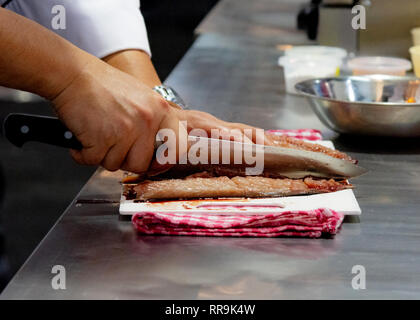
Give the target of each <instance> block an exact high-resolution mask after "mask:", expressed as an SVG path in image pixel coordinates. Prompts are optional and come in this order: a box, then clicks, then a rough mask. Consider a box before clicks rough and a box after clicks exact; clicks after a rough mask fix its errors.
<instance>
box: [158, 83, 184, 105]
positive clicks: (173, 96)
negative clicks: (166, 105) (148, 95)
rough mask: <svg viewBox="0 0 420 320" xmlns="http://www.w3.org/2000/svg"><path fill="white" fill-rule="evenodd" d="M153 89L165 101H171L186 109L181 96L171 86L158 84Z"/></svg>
mask: <svg viewBox="0 0 420 320" xmlns="http://www.w3.org/2000/svg"><path fill="white" fill-rule="evenodd" d="M153 90H154V91H156V92H157V93H159V94H160V95H161V96H162V97H163V98H164V99H165V100H166V101H169V102H173V103H175V104H177V105H178V106H180V107H181V109H188V108H187V105H186V104H185V102H184V100H182V98H181V96H180V95H179V94H178V93H177V92H176V91H175V90H174V89H173V88H171V87H169V86H165V85H160V86H156V87H154V88H153Z"/></svg>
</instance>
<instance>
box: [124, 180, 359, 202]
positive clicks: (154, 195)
mask: <svg viewBox="0 0 420 320" xmlns="http://www.w3.org/2000/svg"><path fill="white" fill-rule="evenodd" d="M125 187H126V190H125V195H126V197H127V198H128V199H136V200H140V201H147V200H157V199H194V198H237V197H241V198H242V197H245V198H257V197H282V196H292V195H303V194H314V193H325V192H333V191H338V190H343V189H348V188H351V185H350V184H348V183H347V182H346V181H335V180H333V179H331V180H326V179H322V180H315V179H312V178H305V179H273V178H266V177H255V176H247V177H240V176H236V177H233V178H229V177H226V176H223V177H208V176H207V174H206V173H202V174H197V175H193V176H189V177H186V178H184V179H166V180H157V181H152V180H146V181H143V182H141V183H139V184H137V185H126V186H125Z"/></svg>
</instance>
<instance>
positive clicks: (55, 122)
mask: <svg viewBox="0 0 420 320" xmlns="http://www.w3.org/2000/svg"><path fill="white" fill-rule="evenodd" d="M3 131H4V135H5V136H6V138H7V139H8V140H9V141H10V142H11V143H13V144H14V145H16V146H18V147H21V146H23V144H25V142H28V141H38V142H42V143H48V144H52V145H56V146H59V147H64V148H70V149H76V150H81V149H82V148H83V147H82V144H81V143H80V142H79V140H77V138H76V137H75V136H74V135H73V134H72V133H71V132H70V130H69V129H67V128H66V126H65V125H64V124H63V123H62V122H61V121H60V120H59V119H58V118H54V117H46V116H39V115H31V114H23V113H12V114H9V115H8V116H7V118H6V120H4V123H3Z"/></svg>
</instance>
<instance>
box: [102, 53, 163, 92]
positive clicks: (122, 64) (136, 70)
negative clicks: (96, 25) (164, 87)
mask: <svg viewBox="0 0 420 320" xmlns="http://www.w3.org/2000/svg"><path fill="white" fill-rule="evenodd" d="M103 60H104V61H105V62H107V63H109V64H110V65H112V66H113V67H115V68H117V69H119V70H121V71H123V72H125V73H128V74H130V75H132V76H134V77H135V78H136V79H137V80H139V81H141V82H142V83H144V84H145V85H147V86H148V87H150V88H153V87H155V86H157V85H160V84H161V81H160V79H159V76H158V75H157V73H156V70H155V68H154V66H153V64H152V61H151V60H150V57H149V55H148V54H147V53H145V52H144V51H140V50H125V51H120V52H116V53H114V54H112V55H109V56H107V57H105V58H104V59H103Z"/></svg>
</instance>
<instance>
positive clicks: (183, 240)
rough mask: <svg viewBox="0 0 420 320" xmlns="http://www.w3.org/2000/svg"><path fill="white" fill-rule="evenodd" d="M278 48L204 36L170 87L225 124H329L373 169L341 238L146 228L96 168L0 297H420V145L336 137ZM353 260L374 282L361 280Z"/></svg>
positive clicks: (111, 179)
mask: <svg viewBox="0 0 420 320" xmlns="http://www.w3.org/2000/svg"><path fill="white" fill-rule="evenodd" d="M264 1H265V2H267V1H268V0H264ZM243 14H245V13H243ZM277 56H278V52H277V51H276V49H275V45H274V43H273V42H272V41H267V40H266V39H262V38H258V37H254V36H249V34H247V33H246V32H244V34H235V35H229V34H226V35H221V34H217V33H203V34H201V36H200V37H199V38H198V40H197V41H196V43H195V44H194V45H193V47H192V48H191V50H190V51H189V52H188V53H187V55H186V56H185V57H184V59H183V60H182V61H181V62H180V64H179V65H178V66H177V68H176V69H175V70H174V71H173V73H172V74H171V76H170V77H169V79H168V80H167V83H169V84H170V85H172V86H174V87H176V88H177V89H178V91H179V92H180V93H181V94H182V95H183V96H184V97H185V99H186V100H187V101H188V102H189V103H190V104H191V105H194V106H196V107H197V108H198V109H201V110H205V111H209V112H212V113H213V114H215V115H216V116H218V117H221V118H224V119H226V120H234V121H241V122H247V123H250V124H252V125H256V126H260V127H263V128H266V129H269V128H305V127H311V128H318V129H320V130H322V132H323V133H324V135H325V137H327V138H332V139H334V142H335V144H336V146H338V147H339V148H340V149H342V150H344V151H346V152H349V153H350V154H351V155H352V156H354V157H356V158H358V159H359V160H360V162H361V164H362V165H363V166H364V167H366V168H368V169H370V172H369V173H368V174H367V175H365V176H362V177H360V178H359V179H355V180H354V181H353V183H354V185H355V186H356V190H355V193H356V196H357V198H358V200H359V203H360V205H361V208H362V210H363V214H362V216H361V218H360V220H359V219H353V220H351V221H347V222H346V223H345V224H344V225H343V226H342V229H341V231H340V232H339V234H338V235H337V236H336V237H335V238H333V239H288V238H273V239H253V238H200V237H166V236H162V237H158V236H156V237H155V236H139V235H137V234H136V233H135V231H134V229H133V228H132V226H131V223H130V222H129V221H121V220H119V218H118V199H119V185H118V179H119V178H120V173H118V172H117V173H108V172H106V171H102V170H98V172H97V173H96V174H95V175H94V176H93V177H92V179H91V180H90V181H89V182H88V184H87V185H86V186H85V187H84V188H83V190H82V191H81V192H80V194H79V195H78V196H77V197H76V199H75V200H74V202H73V203H72V204H71V205H70V206H69V208H68V209H67V210H66V212H65V213H64V214H63V216H62V217H61V219H60V220H59V221H58V222H57V224H56V225H55V226H54V228H53V229H52V230H51V231H50V232H49V234H48V235H47V236H46V238H45V239H44V240H43V241H42V243H41V244H40V245H39V247H38V248H37V249H36V250H35V252H34V253H33V254H32V256H31V257H30V258H29V259H28V261H27V262H26V263H25V265H24V266H23V267H22V269H21V270H20V271H19V272H18V274H17V275H16V276H15V277H14V278H13V280H12V281H11V283H10V284H9V285H8V287H7V288H6V289H5V291H4V292H3V294H2V296H1V298H3V299H13V298H19V299H24V298H33V299H38V298H42V299H76V298H78V299H92V298H106V299H124V298H127V299H215V298H218V299H225V298H228V299H231V298H232V299H243V298H248V299H249V298H255V299H284V298H289V299H292V298H297V299H299V298H314V299H321V298H331V299H340V298H350V299H356V298H362V299H363V298H420V245H419V244H420V209H419V208H420V145H419V143H418V141H415V140H401V141H395V140H381V139H366V138H357V137H342V136H341V137H337V136H336V135H335V134H334V133H332V132H331V131H329V130H327V129H326V128H325V127H324V126H323V125H322V124H321V123H320V122H319V121H318V119H317V118H316V117H315V115H314V114H313V113H312V111H311V109H310V107H309V105H308V103H307V102H306V101H305V100H304V99H303V98H301V97H297V96H292V95H286V94H285V93H284V88H283V86H284V85H283V80H282V75H281V72H280V70H279V69H278V68H277V67H276V58H277ZM99 200H103V203H100V201H99ZM95 202H96V203H95ZM34 219H36V217H34ZM22 236H24V235H22ZM54 265H63V266H64V267H65V269H66V287H67V288H66V290H53V289H52V287H51V279H52V277H53V276H54V274H52V273H51V269H52V267H53V266H54ZM355 265H362V266H364V267H365V269H366V289H365V290H354V289H353V288H352V285H351V283H352V278H353V277H354V276H355V275H354V274H352V267H353V266H355Z"/></svg>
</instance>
